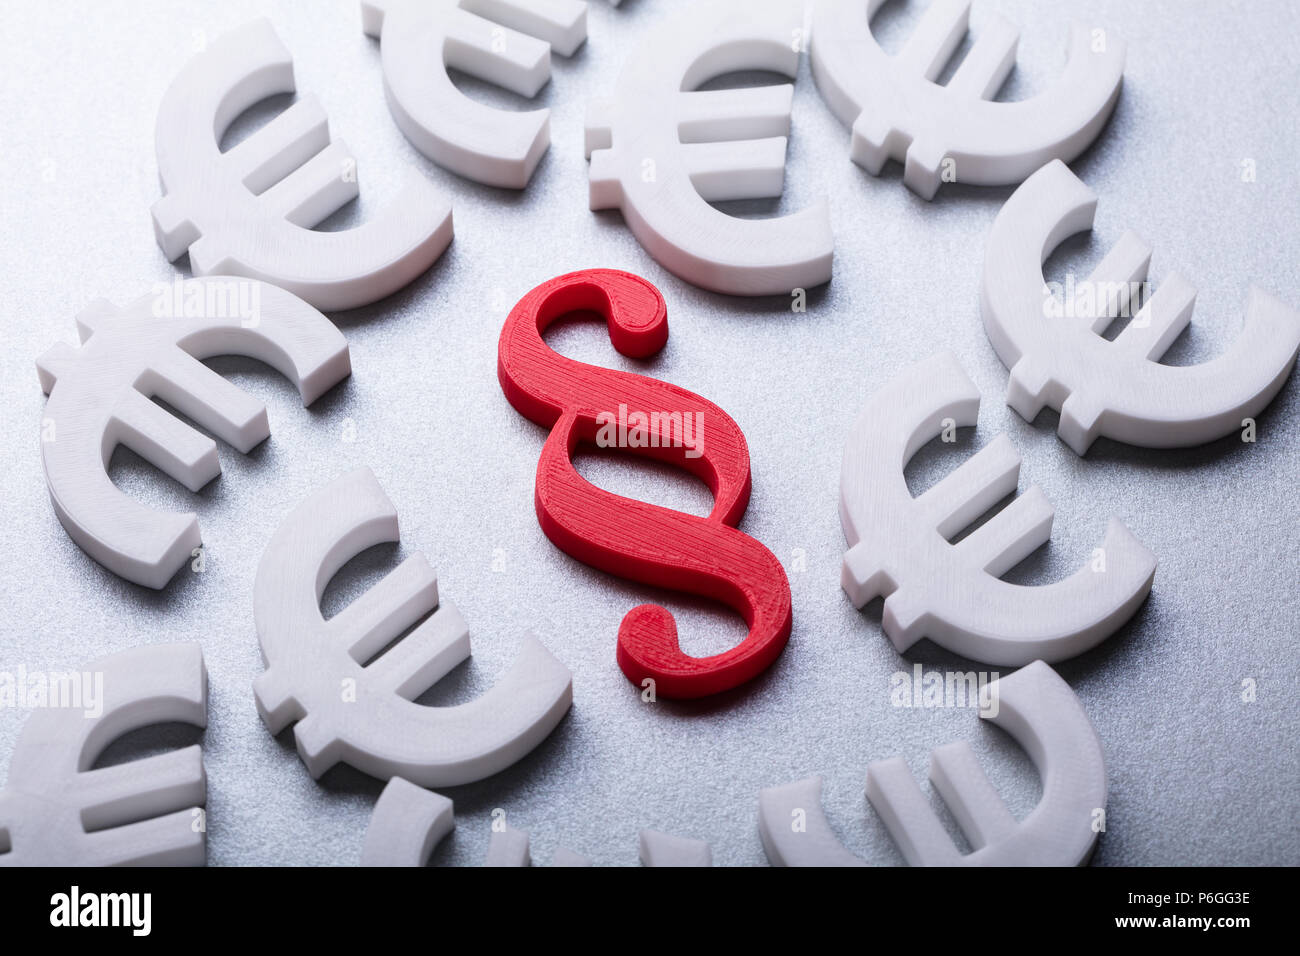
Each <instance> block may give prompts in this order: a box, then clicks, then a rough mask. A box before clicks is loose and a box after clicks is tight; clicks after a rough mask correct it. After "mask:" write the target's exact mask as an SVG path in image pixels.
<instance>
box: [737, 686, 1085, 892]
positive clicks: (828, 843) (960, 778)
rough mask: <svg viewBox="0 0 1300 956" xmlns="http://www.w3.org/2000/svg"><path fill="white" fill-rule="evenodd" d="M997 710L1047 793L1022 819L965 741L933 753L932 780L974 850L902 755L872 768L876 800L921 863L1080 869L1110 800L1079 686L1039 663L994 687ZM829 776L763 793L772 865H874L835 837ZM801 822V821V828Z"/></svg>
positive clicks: (762, 821)
mask: <svg viewBox="0 0 1300 956" xmlns="http://www.w3.org/2000/svg"><path fill="white" fill-rule="evenodd" d="M989 688H990V691H991V693H992V694H993V695H994V696H995V698H996V700H997V702H998V709H997V713H996V714H995V715H991V716H990V715H989V714H986V713H984V712H981V714H980V717H981V718H983V719H986V720H989V721H991V722H992V723H994V724H996V725H997V726H999V727H1001V728H1002V729H1003V730H1005V731H1006V732H1007V733H1009V734H1010V735H1011V736H1012V737H1013V738H1014V739H1015V740H1016V742H1018V743H1019V744H1020V745H1021V746H1022V747H1023V748H1024V749H1025V752H1026V753H1028V754H1029V757H1030V759H1032V760H1033V762H1034V766H1035V767H1036V768H1037V769H1038V774H1039V776H1040V777H1041V778H1042V791H1043V795H1042V798H1041V799H1040V800H1039V802H1038V806H1036V807H1035V808H1034V809H1033V810H1032V811H1031V812H1030V814H1029V815H1028V816H1027V817H1025V818H1024V819H1023V820H1020V821H1017V820H1016V819H1015V818H1014V817H1013V816H1012V815H1011V813H1010V812H1009V811H1008V810H1007V808H1006V805H1005V804H1004V803H1003V802H1002V798H1001V797H999V796H998V793H997V791H996V790H994V789H993V784H992V783H990V782H989V778H988V776H987V775H986V774H985V773H984V770H983V768H981V767H980V765H979V762H978V761H977V760H976V758H975V753H974V751H972V750H971V748H970V746H969V745H968V744H966V743H965V742H957V743H951V744H946V745H944V746H942V747H939V748H937V749H936V750H934V751H932V752H931V754H930V781H931V782H932V783H933V784H934V787H935V789H936V790H938V791H939V795H940V796H941V797H943V801H944V803H946V804H947V805H948V809H949V810H951V811H952V815H953V816H954V817H955V818H956V820H957V825H958V826H959V827H961V831H962V833H963V834H964V835H965V837H966V839H967V841H969V843H970V845H971V848H972V851H973V852H971V853H969V854H966V855H962V854H961V853H960V852H959V851H958V849H957V847H956V846H955V845H954V844H953V842H952V838H951V837H949V836H948V833H947V831H946V830H945V829H944V827H943V824H942V823H941V822H940V821H939V818H938V816H937V815H936V814H935V812H934V808H933V807H931V806H930V801H929V800H927V799H926V797H925V794H923V793H922V792H921V788H920V787H919V786H917V784H916V780H915V779H914V778H913V777H912V772H911V771H910V770H909V769H908V767H907V763H906V761H904V760H903V758H902V757H894V758H892V759H890V760H880V761H877V762H876V763H873V764H871V766H870V767H868V768H867V799H868V800H870V801H871V805H872V806H873V807H874V808H875V810H876V812H877V813H878V814H880V818H881V819H882V820H884V822H885V826H886V827H888V829H889V833H890V836H892V837H893V838H894V842H895V843H896V844H897V845H898V848H899V849H900V850H901V851H902V853H903V856H904V857H905V858H906V859H907V862H908V863H910V864H912V865H913V866H1079V865H1081V864H1083V863H1086V862H1087V861H1088V858H1089V857H1090V856H1091V855H1092V850H1093V847H1094V846H1095V844H1096V842H1097V832H1098V829H1099V828H1098V827H1097V826H1096V822H1097V820H1098V819H1100V817H1099V816H1098V814H1099V813H1104V811H1105V807H1106V765H1105V760H1104V759H1103V756H1102V751H1101V740H1100V739H1099V738H1098V737H1097V731H1096V729H1095V728H1094V727H1093V726H1092V722H1091V721H1090V720H1088V715H1087V714H1086V713H1085V712H1084V710H1083V707H1082V706H1081V705H1080V704H1079V698H1078V697H1076V696H1075V695H1074V691H1072V690H1070V685H1068V684H1067V683H1065V681H1063V680H1061V678H1060V677H1059V676H1057V674H1056V672H1055V671H1054V670H1052V669H1051V668H1050V667H1048V666H1047V665H1046V664H1044V663H1043V662H1042V661H1036V662H1034V663H1033V664H1030V665H1029V666H1028V667H1024V668H1021V669H1020V670H1018V671H1016V672H1015V673H1014V674H1011V675H1009V676H1007V677H1003V678H1000V679H999V680H997V681H994V682H993V683H992V684H990V685H989ZM821 784H822V781H821V778H820V777H809V778H807V779H805V780H799V781H796V782H795V783H790V784H786V785H785V786H781V787H770V788H768V789H766V790H764V791H763V792H762V793H761V794H760V795H759V799H758V806H759V811H758V829H759V835H760V836H761V837H762V839H763V849H764V850H766V851H767V858H768V860H769V861H770V862H771V863H772V865H773V866H865V865H866V864H865V863H864V862H863V861H862V860H860V859H858V858H857V857H856V856H854V855H853V854H852V853H850V852H849V851H848V850H847V849H845V848H844V846H843V845H842V844H841V843H840V841H839V840H838V839H837V838H836V837H835V834H834V832H832V830H831V828H830V825H829V824H828V823H827V821H826V816H825V814H824V813H823V812H822V806H821ZM795 819H799V820H800V821H801V822H802V824H803V825H802V826H799V827H796V826H793V825H792V824H793V821H794V820H795Z"/></svg>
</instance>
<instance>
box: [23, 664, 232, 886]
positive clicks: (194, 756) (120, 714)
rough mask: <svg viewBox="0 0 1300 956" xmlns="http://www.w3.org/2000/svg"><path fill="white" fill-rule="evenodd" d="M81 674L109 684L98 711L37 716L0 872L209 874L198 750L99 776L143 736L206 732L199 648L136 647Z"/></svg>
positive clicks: (28, 734) (26, 738)
mask: <svg viewBox="0 0 1300 956" xmlns="http://www.w3.org/2000/svg"><path fill="white" fill-rule="evenodd" d="M68 676H73V675H68ZM76 676H79V677H81V678H82V679H83V681H84V680H85V679H88V678H89V679H93V680H94V681H95V682H96V683H99V682H100V681H101V680H102V683H101V684H100V686H99V687H98V690H97V691H96V693H97V694H101V695H102V696H101V698H100V699H99V700H98V701H97V703H96V705H95V708H96V709H97V710H99V713H97V714H90V713H87V711H86V709H85V708H82V707H76V706H61V705H60V706H49V707H44V708H40V709H34V710H33V711H32V714H31V716H30V717H28V718H27V723H26V724H24V725H23V729H22V732H21V733H20V734H19V736H18V742H17V743H16V744H15V745H14V751H13V757H12V759H11V760H10V762H9V776H8V778H7V780H6V783H5V789H4V790H3V791H0V850H3V849H4V848H5V847H8V852H7V853H6V852H0V866H127V865H136V866H202V865H203V862H204V856H205V850H204V839H205V837H206V829H207V828H206V826H205V821H204V819H203V811H202V809H200V808H201V807H202V806H203V804H204V802H205V801H206V799H207V777H206V776H205V774H204V772H203V752H202V750H201V748H200V747H199V746H198V744H194V745H192V746H189V747H185V748H183V749H180V750H173V751H170V752H168V753H163V754H157V755H154V756H149V757H142V758H140V759H137V760H130V761H128V762H126V763H120V764H115V765H113V766H108V767H99V768H97V769H92V768H94V766H95V761H96V760H98V759H99V756H100V754H102V753H103V752H104V750H105V749H106V748H107V747H108V745H109V744H111V743H113V741H115V740H117V739H118V738H119V737H121V736H122V735H124V734H127V733H130V732H131V731H133V730H138V729H140V728H142V727H148V726H150V725H152V724H164V723H173V722H180V723H186V724H193V725H194V726H196V727H206V726H207V721H208V714H207V710H208V706H207V705H208V675H207V671H206V670H205V669H204V667H203V653H202V651H201V650H200V648H199V645H198V644H193V643H190V644H155V645H150V646H146V647H134V648H131V649H130V650H126V651H120V652H118V653H116V654H110V655H109V656H107V657H101V658H100V659H99V660H96V661H92V662H91V663H89V664H87V665H86V667H85V669H84V672H83V673H82V674H81V675H76ZM82 696H83V700H82V702H83V703H85V702H86V699H85V692H84V691H83V695H82ZM68 703H74V704H75V703H76V701H72V700H69V701H68ZM101 708H102V709H101Z"/></svg>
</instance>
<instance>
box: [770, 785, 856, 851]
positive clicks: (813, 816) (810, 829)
mask: <svg viewBox="0 0 1300 956" xmlns="http://www.w3.org/2000/svg"><path fill="white" fill-rule="evenodd" d="M758 835H759V837H760V838H761V839H762V841H763V851H764V852H765V853H766V854H767V860H768V862H769V863H771V864H772V865H773V866H866V865H867V864H866V862H865V861H863V860H861V859H859V858H858V857H857V856H856V855H855V854H853V853H850V852H849V851H848V850H846V849H845V848H844V846H843V844H841V843H840V841H839V838H838V837H837V836H835V832H834V831H833V830H832V829H831V825H830V822H829V821H828V820H827V819H826V814H825V812H824V811H823V810H822V778H821V777H805V778H804V779H803V780H796V781H794V782H793V783H787V784H782V785H781V786H779V787H767V788H766V789H764V790H760V791H759V794H758Z"/></svg>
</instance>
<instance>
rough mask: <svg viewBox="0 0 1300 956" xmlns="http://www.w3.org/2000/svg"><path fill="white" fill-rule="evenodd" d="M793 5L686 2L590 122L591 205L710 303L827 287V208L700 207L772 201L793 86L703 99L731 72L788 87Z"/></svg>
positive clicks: (765, 0)
mask: <svg viewBox="0 0 1300 956" xmlns="http://www.w3.org/2000/svg"><path fill="white" fill-rule="evenodd" d="M799 6H800V5H799V4H791V3H784V2H780V0H777V2H775V3H774V2H772V0H743V2H741V0H730V2H725V3H708V4H705V3H692V4H690V10H689V12H686V13H684V14H682V15H681V16H680V17H677V18H675V19H672V20H670V21H669V22H668V23H666V24H665V25H664V26H663V27H662V28H661V29H660V30H659V32H658V33H656V34H654V35H653V36H651V37H648V38H647V39H646V40H645V41H644V42H642V43H640V44H638V45H637V48H636V52H635V53H634V54H633V55H632V58H631V60H630V61H629V62H628V63H627V65H626V66H625V67H624V69H623V73H622V75H621V76H620V77H619V80H618V85H617V87H616V88H615V91H614V95H613V97H612V99H611V100H609V101H606V102H595V103H593V104H592V105H591V107H590V109H589V111H588V114H587V146H586V149H587V155H588V156H589V157H590V159H591V169H590V180H591V188H590V205H591V208H592V209H612V208H619V209H621V210H622V211H623V217H624V218H625V219H626V220H627V224H628V226H629V227H630V228H631V230H632V232H633V234H634V235H635V236H636V237H637V240H638V241H639V242H640V243H641V245H642V246H644V247H645V250H646V251H647V252H649V253H650V255H652V256H653V257H654V258H655V259H656V260H657V261H658V262H659V264H660V265H662V266H663V267H664V268H666V269H668V270H669V271H670V272H673V273H674V274H676V275H678V276H680V277H681V278H683V279H685V280H686V281H687V282H691V283H694V284H695V285H697V286H701V287H702V288H705V289H711V290H713V291H714V292H725V293H729V294H732V295H773V294H779V295H789V294H790V291H791V290H792V289H796V288H811V287H812V286H816V285H820V284H822V283H823V282H826V281H827V280H829V279H830V277H831V252H832V247H833V240H832V238H831V228H830V214H829V211H828V207H827V204H826V202H825V201H824V200H823V201H819V202H818V203H817V204H816V205H815V206H812V207H809V208H806V209H803V210H801V211H800V212H797V213H794V214H792V215H788V216H781V217H779V218H774V219H739V218H736V217H733V216H728V215H727V214H725V213H723V212H720V211H719V210H717V209H715V208H713V207H712V206H710V205H709V203H710V202H717V201H722V200H730V199H758V198H773V197H777V196H780V195H781V191H782V188H783V185H784V180H785V148H786V137H787V135H788V134H789V132H790V109H791V101H792V96H793V87H791V86H790V85H789V84H786V85H784V86H765V87H758V88H751V89H736V90H715V91H700V90H699V89H698V88H699V87H700V86H701V85H702V84H703V83H705V82H707V81H708V80H710V79H712V78H714V77H717V76H721V75H723V74H726V73H731V72H734V71H737V70H768V71H771V72H775V73H781V74H784V75H785V76H789V77H793V76H794V75H795V73H796V72H797V70H798V66H799V53H798V50H797V46H798V44H797V40H798V37H799V35H800V34H801V32H802V26H803V18H802V14H801V12H800V9H799Z"/></svg>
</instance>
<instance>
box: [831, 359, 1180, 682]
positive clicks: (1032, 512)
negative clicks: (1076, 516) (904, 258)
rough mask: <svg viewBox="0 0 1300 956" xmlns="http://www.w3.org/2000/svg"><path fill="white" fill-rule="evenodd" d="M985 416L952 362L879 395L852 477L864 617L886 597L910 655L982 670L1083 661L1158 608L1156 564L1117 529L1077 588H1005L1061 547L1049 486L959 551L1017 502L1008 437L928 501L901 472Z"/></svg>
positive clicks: (843, 510)
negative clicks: (1026, 566)
mask: <svg viewBox="0 0 1300 956" xmlns="http://www.w3.org/2000/svg"><path fill="white" fill-rule="evenodd" d="M979 404H980V395H979V392H978V390H977V389H976V388H975V385H974V383H973V382H971V380H970V379H969V378H968V377H967V376H966V373H965V372H964V371H962V368H961V366H960V365H959V364H958V362H957V359H956V357H955V356H953V355H952V354H951V353H949V352H943V353H940V354H938V355H935V356H933V357H932V358H929V359H927V360H926V361H924V362H920V363H919V364H917V365H914V366H912V367H911V368H910V369H908V370H906V371H904V372H903V373H901V374H900V375H898V376H897V377H896V378H894V379H893V380H892V381H890V382H889V383H888V384H887V385H885V386H884V387H883V388H881V389H880V390H879V391H878V392H877V393H876V394H875V395H873V396H872V397H871V399H870V401H869V402H868V403H867V406H866V408H865V409H863V411H862V413H861V415H859V417H858V420H857V422H856V423H855V424H854V426H853V430H852V432H851V433H850V435H849V440H848V443H847V446H846V447H845V450H844V462H843V466H842V469H841V472H840V523H841V525H842V527H843V529H844V537H845V539H846V540H847V541H848V544H849V550H848V552H847V553H846V554H845V555H844V565H843V569H842V574H841V578H840V582H841V584H842V585H843V587H844V590H845V592H847V594H848V595H849V599H850V600H851V601H852V602H853V605H854V606H855V607H859V608H860V607H862V606H863V605H864V604H866V603H867V602H868V601H870V600H872V599H873V598H875V597H878V596H880V595H886V598H885V608H884V618H883V626H884V629H885V633H886V634H887V635H888V636H889V639H890V640H891V641H893V643H894V646H895V647H896V648H897V649H898V650H900V651H905V650H907V648H909V647H911V646H912V645H913V644H915V643H916V642H917V641H918V640H920V639H921V638H923V637H928V638H930V639H931V640H932V641H934V642H935V643H937V644H940V645H942V646H943V647H946V648H948V649H949V650H951V651H955V652H957V653H959V654H962V655H963V656H965V657H969V658H971V659H972V660H976V661H982V662H985V663H988V664H1000V665H1006V666H1013V667H1015V666H1019V665H1021V664H1027V663H1029V662H1030V661H1032V660H1036V659H1039V658H1042V659H1043V660H1047V661H1059V660H1064V659H1065V658H1068V657H1073V656H1074V655H1076V654H1081V653H1083V652H1084V651H1086V650H1088V649H1089V648H1091V647H1093V646H1095V645H1096V644H1099V643H1100V642H1101V641H1102V640H1104V639H1105V638H1107V637H1109V636H1110V635H1111V634H1113V633H1114V632H1115V631H1116V630H1117V629H1118V628H1119V627H1120V626H1121V625H1122V624H1123V623H1124V622H1125V621H1127V620H1128V619H1129V618H1130V617H1131V616H1132V615H1133V613H1134V612H1135V611H1136V610H1137V609H1138V607H1139V606H1140V605H1141V604H1142V602H1143V601H1144V600H1145V599H1146V596H1147V594H1148V592H1149V591H1150V590H1151V582H1152V579H1153V578H1154V576H1155V569H1156V559H1155V556H1154V555H1153V554H1152V553H1151V552H1150V551H1149V550H1147V548H1146V547H1145V546H1144V545H1143V544H1142V543H1141V542H1140V541H1138V539H1137V538H1135V537H1134V536H1133V534H1132V533H1131V532H1130V531H1129V530H1128V529H1127V528H1126V527H1125V526H1124V525H1123V524H1122V523H1121V522H1120V521H1119V519H1117V518H1111V519H1110V522H1109V523H1108V525H1107V528H1106V537H1105V540H1104V541H1103V542H1102V544H1101V547H1100V548H1099V549H1095V550H1094V551H1093V552H1092V554H1091V555H1090V557H1089V558H1088V560H1087V562H1086V563H1085V565H1084V566H1083V567H1082V568H1080V569H1079V570H1078V571H1076V572H1075V573H1074V574H1073V575H1071V576H1070V577H1068V578H1065V579H1064V580H1062V581H1056V582H1053V583H1052V584H1047V585H1042V586H1032V587H1031V586H1024V585H1019V584H1009V583H1007V582H1006V581H1002V580H999V578H1000V576H1001V575H1003V574H1006V573H1007V572H1008V571H1010V570H1011V569H1012V568H1013V567H1015V566H1016V565H1017V564H1019V563H1020V562H1021V561H1023V560H1024V559H1025V558H1026V557H1028V556H1029V555H1030V554H1031V553H1032V552H1033V551H1034V550H1035V549H1036V548H1038V547H1039V546H1040V545H1043V544H1046V543H1047V540H1048V538H1049V537H1050V536H1051V533H1052V517H1053V508H1052V506H1051V504H1050V503H1049V502H1048V500H1047V497H1046V496H1045V495H1044V494H1043V492H1042V491H1041V490H1040V489H1039V488H1038V486H1037V485H1030V486H1029V488H1028V489H1027V490H1026V491H1025V493H1024V494H1023V495H1021V496H1020V497H1018V498H1016V499H1015V500H1014V501H1012V502H1011V503H1010V504H1009V505H1007V507H1006V508H1004V509H1003V510H1002V511H1000V512H999V513H998V514H996V515H994V516H993V518H991V519H990V520H989V521H987V522H985V523H984V524H983V525H981V526H980V527H979V528H977V529H976V530H975V531H973V532H971V533H970V534H969V535H967V536H966V537H965V538H963V539H962V540H961V541H959V542H958V543H957V544H955V545H954V544H950V543H949V540H950V539H951V538H952V537H953V536H955V535H956V534H957V533H958V532H960V531H961V530H962V529H964V528H966V527H967V526H968V525H970V524H971V523H972V522H974V521H975V519H976V518H978V517H980V516H981V515H982V514H984V513H985V512H986V511H988V510H989V509H990V508H991V507H992V506H993V505H995V504H997V503H998V502H999V501H1001V500H1002V499H1003V498H1005V497H1006V496H1008V495H1011V494H1014V493H1015V491H1016V487H1017V485H1018V483H1019V478H1020V455H1019V454H1018V453H1017V452H1016V450H1015V448H1014V447H1013V446H1012V444H1011V441H1010V439H1008V438H1007V437H1006V436H1005V435H999V436H998V437H997V438H995V439H994V440H993V441H992V442H990V443H989V444H988V445H987V446H985V447H984V448H982V449H980V450H979V451H978V452H977V453H976V454H974V455H973V456H971V458H970V459H968V460H967V461H965V462H963V463H962V464H961V466H960V467H958V468H957V469H956V470H954V471H953V472H952V473H950V474H949V475H948V476H947V477H945V478H944V479H943V480H942V481H940V482H939V483H938V484H936V485H934V486H933V487H932V488H930V489H929V490H927V491H926V492H925V493H924V494H922V495H920V496H918V497H916V498H913V497H912V495H911V493H910V492H909V491H908V489H907V483H906V481H905V480H904V478H903V469H904V467H905V466H906V465H907V462H908V460H909V459H911V457H912V455H913V454H915V453H916V451H917V450H918V449H919V448H920V447H921V446H922V445H924V444H925V443H926V442H927V441H929V440H930V439H932V438H935V437H937V436H939V435H940V434H941V433H942V432H944V431H945V430H948V431H954V430H955V429H956V428H957V427H961V426H972V425H974V424H975V422H976V419H977V417H978V415H979Z"/></svg>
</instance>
